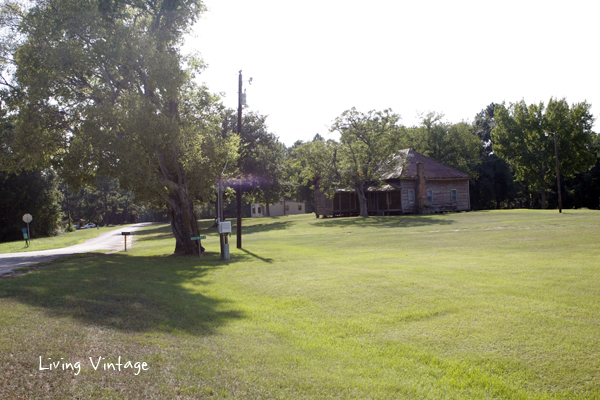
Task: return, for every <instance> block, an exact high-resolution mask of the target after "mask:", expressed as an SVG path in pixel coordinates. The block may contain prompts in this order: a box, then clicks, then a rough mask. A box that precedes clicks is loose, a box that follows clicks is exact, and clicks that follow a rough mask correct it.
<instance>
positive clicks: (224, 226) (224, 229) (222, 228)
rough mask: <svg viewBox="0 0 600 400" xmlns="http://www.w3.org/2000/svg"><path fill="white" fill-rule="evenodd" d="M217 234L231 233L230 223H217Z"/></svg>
mask: <svg viewBox="0 0 600 400" xmlns="http://www.w3.org/2000/svg"><path fill="white" fill-rule="evenodd" d="M219 233H231V221H223V222H219Z"/></svg>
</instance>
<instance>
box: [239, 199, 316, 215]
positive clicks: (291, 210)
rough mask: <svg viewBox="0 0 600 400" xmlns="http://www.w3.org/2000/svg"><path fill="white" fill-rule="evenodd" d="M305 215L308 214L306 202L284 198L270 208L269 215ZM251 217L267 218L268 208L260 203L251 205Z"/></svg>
mask: <svg viewBox="0 0 600 400" xmlns="http://www.w3.org/2000/svg"><path fill="white" fill-rule="evenodd" d="M304 213H306V202H304V201H302V202H300V201H294V200H291V199H288V198H283V199H281V201H280V202H278V203H275V204H271V205H270V206H269V214H270V216H271V217H277V216H282V215H293V214H304ZM250 215H251V216H252V218H256V217H264V216H267V207H266V206H265V205H264V204H260V203H254V204H251V205H250Z"/></svg>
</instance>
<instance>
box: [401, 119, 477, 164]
mask: <svg viewBox="0 0 600 400" xmlns="http://www.w3.org/2000/svg"><path fill="white" fill-rule="evenodd" d="M443 118H444V115H443V114H438V113H435V112H430V113H428V114H426V115H424V116H423V117H422V119H421V124H420V125H419V126H418V127H414V128H411V129H409V130H408V131H407V132H408V134H407V135H406V136H407V137H406V139H405V143H406V145H407V146H408V147H410V148H411V149H413V150H415V151H416V152H418V153H421V154H423V155H424V156H427V157H429V158H432V159H434V160H436V161H438V162H441V163H443V164H445V165H448V166H451V167H453V168H456V169H458V170H460V171H462V172H464V173H467V174H470V175H473V174H474V171H473V167H474V166H475V165H477V164H479V162H480V157H479V150H480V148H481V141H480V140H478V138H477V136H476V135H474V134H473V127H472V126H471V125H470V124H467V123H466V122H459V123H455V124H453V123H450V122H446V121H444V120H443Z"/></svg>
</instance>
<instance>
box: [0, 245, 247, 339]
mask: <svg viewBox="0 0 600 400" xmlns="http://www.w3.org/2000/svg"><path fill="white" fill-rule="evenodd" d="M215 268H219V266H218V265H217V263H216V262H213V261H210V260H207V261H203V262H202V265H200V263H199V260H198V258H194V257H129V256H126V255H122V254H111V255H98V256H96V257H90V258H86V259H83V260H81V259H79V260H71V261H65V262H59V263H57V264H55V265H52V266H51V267H50V268H45V269H43V270H40V271H37V272H33V273H29V274H26V275H23V276H20V277H17V278H14V279H7V280H3V281H0V298H9V299H14V300H17V301H19V302H21V303H24V304H28V305H32V306H35V307H39V308H41V309H44V310H46V312H47V313H48V314H50V315H52V316H57V317H71V318H74V319H76V320H80V321H82V322H83V323H85V324H88V325H96V326H103V327H107V328H112V329H118V330H122V331H131V332H148V331H166V332H170V331H183V332H186V333H189V334H193V335H208V334H211V333H212V332H214V330H215V329H216V328H218V327H219V326H221V325H223V324H226V323H227V322H228V321H232V320H236V319H240V318H243V317H244V316H243V313H242V312H241V311H239V310H236V309H234V307H233V306H232V305H231V303H229V302H227V301H226V300H223V299H215V298H212V297H210V296H207V295H205V294H203V292H206V291H207V285H209V283H208V282H207V279H206V275H207V273H208V272H209V271H210V270H211V269H215Z"/></svg>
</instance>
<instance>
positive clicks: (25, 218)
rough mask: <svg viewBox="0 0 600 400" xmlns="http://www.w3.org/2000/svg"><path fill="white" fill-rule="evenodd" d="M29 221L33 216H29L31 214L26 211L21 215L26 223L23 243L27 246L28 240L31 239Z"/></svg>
mask: <svg viewBox="0 0 600 400" xmlns="http://www.w3.org/2000/svg"><path fill="white" fill-rule="evenodd" d="M31 221H33V217H32V216H31V214H29V213H27V214H25V215H23V222H25V223H26V224H27V235H25V232H23V235H24V236H25V243H27V247H29V242H30V241H31V233H30V232H29V223H30V222H31Z"/></svg>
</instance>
